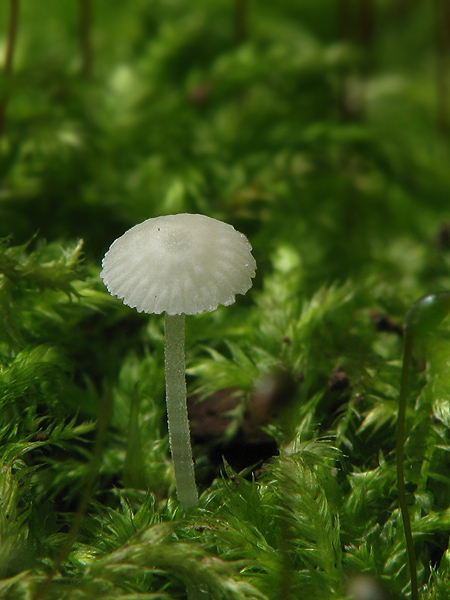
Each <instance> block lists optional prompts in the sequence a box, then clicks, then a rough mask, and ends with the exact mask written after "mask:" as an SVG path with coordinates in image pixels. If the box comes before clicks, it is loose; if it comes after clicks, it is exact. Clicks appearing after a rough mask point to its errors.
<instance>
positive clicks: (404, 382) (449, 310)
mask: <svg viewBox="0 0 450 600" xmlns="http://www.w3.org/2000/svg"><path fill="white" fill-rule="evenodd" d="M449 314H450V292H439V293H436V294H428V295H426V296H424V297H423V298H420V299H419V300H417V302H415V303H414V304H413V305H412V307H411V308H410V310H409V311H408V313H407V315H406V318H405V326H404V331H405V344H404V355H403V367H402V379H401V385H400V398H399V407H398V418H397V487H398V497H399V504H400V509H401V513H402V520H403V527H404V530H405V540H406V548H407V553H408V563H409V569H410V574H411V598H412V599H413V600H417V599H418V597H419V596H418V580H417V565H416V555H415V550H414V541H413V536H412V530H411V519H410V516H409V510H408V504H407V499H406V488H405V472H404V454H405V438H406V405H407V400H408V391H409V377H410V369H411V363H412V359H413V352H414V349H415V345H416V343H417V342H418V341H419V340H420V339H421V338H423V337H425V336H427V335H428V334H430V333H431V332H432V331H433V329H435V328H436V327H437V326H438V325H439V324H440V323H441V322H442V321H443V320H444V319H445V318H446V317H447V316H448V315H449Z"/></svg>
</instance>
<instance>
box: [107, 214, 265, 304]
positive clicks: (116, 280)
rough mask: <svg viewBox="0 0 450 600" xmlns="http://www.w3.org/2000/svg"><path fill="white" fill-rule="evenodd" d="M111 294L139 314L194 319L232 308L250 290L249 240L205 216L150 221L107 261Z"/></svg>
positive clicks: (253, 267) (251, 261)
mask: <svg viewBox="0 0 450 600" xmlns="http://www.w3.org/2000/svg"><path fill="white" fill-rule="evenodd" d="M102 266H103V270H102V272H101V274H100V275H101V277H102V279H103V281H104V282H105V285H106V287H107V288H108V290H109V292H110V293H111V294H112V295H114V296H117V297H118V298H120V299H122V300H123V302H124V303H125V304H127V305H128V306H131V307H132V308H136V309H137V310H138V311H140V312H142V311H143V312H146V313H158V314H159V313H162V312H166V313H167V314H169V315H175V314H181V313H184V314H186V315H194V314H197V313H201V312H204V311H212V310H215V309H216V308H217V307H218V305H219V304H223V305H224V306H228V305H229V304H232V303H233V302H234V301H235V295H236V294H245V293H246V292H247V290H249V288H250V287H251V286H252V277H254V276H255V270H256V263H255V260H254V258H253V256H252V255H251V245H250V243H249V241H248V240H247V238H246V237H245V236H244V235H243V234H242V233H239V232H238V231H236V229H234V227H232V225H228V224H227V223H223V222H222V221H218V220H217V219H212V218H210V217H206V216H204V215H196V214H186V213H185V214H179V215H169V216H165V217H156V218H153V219H148V220H147V221H144V222H143V223H140V224H139V225H136V226H135V227H132V228H131V229H129V230H128V231H127V232H126V233H124V234H123V235H122V236H121V237H120V238H118V239H117V240H116V241H115V242H114V243H113V244H112V245H111V247H110V249H109V250H108V252H107V253H106V255H105V257H104V259H103V263H102Z"/></svg>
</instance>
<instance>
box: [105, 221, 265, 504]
mask: <svg viewBox="0 0 450 600" xmlns="http://www.w3.org/2000/svg"><path fill="white" fill-rule="evenodd" d="M251 249H252V247H251V245H250V243H249V241H248V240H247V238H246V237H245V235H243V234H242V233H239V232H238V231H236V229H234V227H232V226H231V225H228V224H227V223H223V222H222V221H218V220H217V219H212V218H210V217H206V216H204V215H195V214H187V213H184V214H179V215H168V216H165V217H155V218H153V219H148V220H147V221H144V222H143V223H140V224H139V225H135V227H132V228H131V229H129V230H128V231H127V232H126V233H124V234H123V235H122V236H121V237H120V238H118V239H117V240H116V241H115V242H113V243H112V244H111V247H110V248H109V250H108V252H107V253H106V254H105V257H104V258H103V261H102V267H103V269H102V271H101V273H100V276H101V277H102V279H103V281H104V283H105V285H106V287H107V288H108V291H109V292H110V294H112V295H113V296H117V297H118V298H120V299H122V300H123V302H124V303H125V304H127V305H128V306H131V307H132V308H136V309H137V310H138V311H140V312H142V311H143V312H146V313H157V314H159V313H162V312H165V313H166V316H165V346H164V354H165V375H166V403H167V420H168V425H169V439H170V448H171V452H172V459H173V466H174V474H175V482H176V488H177V496H178V499H179V500H180V503H181V505H182V506H183V507H184V508H191V507H193V506H196V505H197V504H198V493H197V488H196V485H195V475H194V464H193V460H192V449H191V443H190V433H189V420H188V414H187V405H186V380H185V357H184V315H195V314H197V313H201V312H205V311H212V310H215V309H216V308H217V307H218V305H219V304H223V305H224V306H228V305H230V304H232V303H233V302H234V301H235V296H236V294H245V293H246V292H247V291H248V290H249V289H250V288H251V286H252V278H253V277H254V276H255V273H256V262H255V259H254V258H253V256H252V254H251Z"/></svg>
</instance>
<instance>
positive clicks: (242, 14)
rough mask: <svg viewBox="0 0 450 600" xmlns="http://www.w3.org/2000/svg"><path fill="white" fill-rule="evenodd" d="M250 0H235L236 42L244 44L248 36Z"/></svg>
mask: <svg viewBox="0 0 450 600" xmlns="http://www.w3.org/2000/svg"><path fill="white" fill-rule="evenodd" d="M249 4H250V0H234V31H235V39H236V44H243V43H244V42H245V41H246V40H247V38H248V20H249Z"/></svg>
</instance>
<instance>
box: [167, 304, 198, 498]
mask: <svg viewBox="0 0 450 600" xmlns="http://www.w3.org/2000/svg"><path fill="white" fill-rule="evenodd" d="M165 365H166V404H167V421H168V424H169V440H170V449H171V452H172V461H173V468H174V472H175V483H176V488H177V497H178V500H179V501H180V503H181V505H182V506H183V508H191V507H192V506H197V504H198V494H197V487H196V485H195V474H194V461H193V459H192V447H191V435H190V430H189V419H188V412H187V403H186V375H185V370H186V369H185V355H184V314H181V315H168V314H166V318H165Z"/></svg>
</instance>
